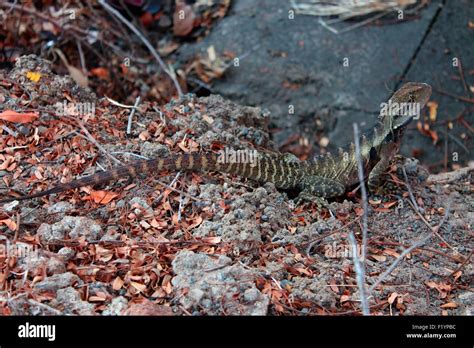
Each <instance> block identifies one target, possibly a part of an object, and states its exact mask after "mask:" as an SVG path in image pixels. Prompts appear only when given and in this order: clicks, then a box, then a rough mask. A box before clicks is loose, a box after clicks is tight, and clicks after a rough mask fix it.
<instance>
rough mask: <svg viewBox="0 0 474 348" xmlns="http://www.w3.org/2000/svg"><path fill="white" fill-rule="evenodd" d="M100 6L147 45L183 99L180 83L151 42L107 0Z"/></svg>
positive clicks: (100, 1) (101, 2)
mask: <svg viewBox="0 0 474 348" xmlns="http://www.w3.org/2000/svg"><path fill="white" fill-rule="evenodd" d="M99 4H100V5H102V7H104V8H105V9H106V10H107V11H108V12H110V13H111V14H113V15H114V16H115V17H117V18H118V19H120V21H121V22H122V23H123V24H125V25H126V26H127V27H128V28H129V29H130V30H131V31H133V32H134V33H135V35H137V36H138V37H139V38H140V40H141V41H142V42H143V43H144V44H145V46H146V47H147V48H148V50H149V51H150V53H151V54H152V55H153V57H155V59H156V61H157V62H158V64H159V65H160V67H161V69H163V71H164V72H165V73H166V74H167V75H168V76H169V78H170V79H171V81H172V82H173V84H174V86H175V88H176V91H177V92H178V96H179V97H180V98H181V97H182V96H183V91H182V90H181V86H180V85H179V83H178V81H177V80H176V77H175V76H174V74H172V73H171V72H170V71H169V70H168V68H167V67H166V64H165V63H164V62H163V60H162V59H161V57H160V55H159V54H158V52H157V51H156V50H155V48H154V47H153V45H152V44H151V43H150V41H148V40H147V38H146V37H145V36H144V35H143V34H142V33H141V32H140V30H138V28H136V27H135V26H134V25H133V24H132V23H130V22H129V21H128V20H127V19H126V18H125V17H124V16H122V14H121V13H120V12H119V11H117V10H116V9H115V8H113V7H112V6H110V5H109V4H108V3H107V2H105V0H99Z"/></svg>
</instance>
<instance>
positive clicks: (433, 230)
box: [408, 201, 454, 250]
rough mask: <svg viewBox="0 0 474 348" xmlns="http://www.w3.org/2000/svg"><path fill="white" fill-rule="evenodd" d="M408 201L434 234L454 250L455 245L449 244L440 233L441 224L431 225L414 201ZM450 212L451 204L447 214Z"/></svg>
mask: <svg viewBox="0 0 474 348" xmlns="http://www.w3.org/2000/svg"><path fill="white" fill-rule="evenodd" d="M408 203H410V206H411V207H412V208H413V210H414V211H415V213H416V214H417V215H418V216H419V217H420V219H421V220H422V221H423V222H424V223H425V225H426V226H428V228H429V229H430V230H431V232H433V234H434V235H436V237H438V238H439V239H440V240H441V241H442V242H443V243H444V244H446V246H447V247H448V248H449V249H451V250H454V247H452V246H451V244H449V243H448V242H447V241H446V240H445V239H444V238H443V237H442V236H441V235H440V234H439V233H438V231H439V229H440V227H441V225H438V226H435V227H433V226H431V225H430V223H429V222H428V221H426V219H425V217H424V216H423V215H422V214H421V213H420V212H419V211H418V210H417V209H416V208H415V206H414V205H413V203H411V202H410V201H408ZM448 213H449V205H448V208H447V209H446V215H447V214H448Z"/></svg>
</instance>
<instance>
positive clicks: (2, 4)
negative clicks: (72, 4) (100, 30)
mask: <svg viewBox="0 0 474 348" xmlns="http://www.w3.org/2000/svg"><path fill="white" fill-rule="evenodd" d="M0 7H2V8H9V9H10V10H12V9H15V10H19V11H21V12H25V13H28V14H30V15H33V16H35V17H38V18H40V19H42V20H44V21H46V22H50V23H53V24H54V25H56V26H57V27H58V28H60V29H64V30H67V29H69V28H70V29H72V30H74V31H76V32H78V33H81V34H83V35H86V36H88V35H89V33H88V32H87V31H85V30H83V29H81V28H79V27H76V26H73V25H71V24H65V25H64V26H62V25H61V23H59V22H58V21H57V20H55V19H53V18H50V17H48V16H47V15H45V14H44V13H42V12H38V11H36V10H35V9H33V8H29V7H24V5H17V4H16V3H13V4H10V3H7V2H0Z"/></svg>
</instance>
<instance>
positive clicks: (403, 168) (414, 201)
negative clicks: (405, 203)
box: [402, 166, 420, 212]
mask: <svg viewBox="0 0 474 348" xmlns="http://www.w3.org/2000/svg"><path fill="white" fill-rule="evenodd" d="M402 172H403V177H404V178H405V186H406V187H407V190H408V194H409V195H410V200H411V202H412V203H413V206H414V207H415V210H416V211H417V212H419V211H420V207H419V206H418V204H417V203H416V199H415V196H414V195H413V191H412V190H411V186H410V184H409V183H408V176H407V172H406V171H405V166H402Z"/></svg>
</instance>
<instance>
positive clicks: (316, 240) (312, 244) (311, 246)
mask: <svg viewBox="0 0 474 348" xmlns="http://www.w3.org/2000/svg"><path fill="white" fill-rule="evenodd" d="M361 217H362V215H360V216H358V217H356V218H355V219H354V220H352V221H350V222H348V223H347V224H345V225H344V226H342V227H341V228H338V229H335V230H333V231H330V232H328V233H326V234H323V235H322V236H319V237H316V238H314V239H311V240H310V241H309V242H306V243H305V244H303V245H308V247H307V248H306V255H308V256H310V255H309V252H310V251H311V249H312V248H313V246H314V244H315V243H317V242H319V241H320V240H323V239H325V238H327V237H329V236H332V235H333V234H335V233H337V232H339V231H342V230H344V229H345V228H347V227H349V226H350V225H352V224H353V223H354V222H357V221H359V220H360V218H361Z"/></svg>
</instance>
